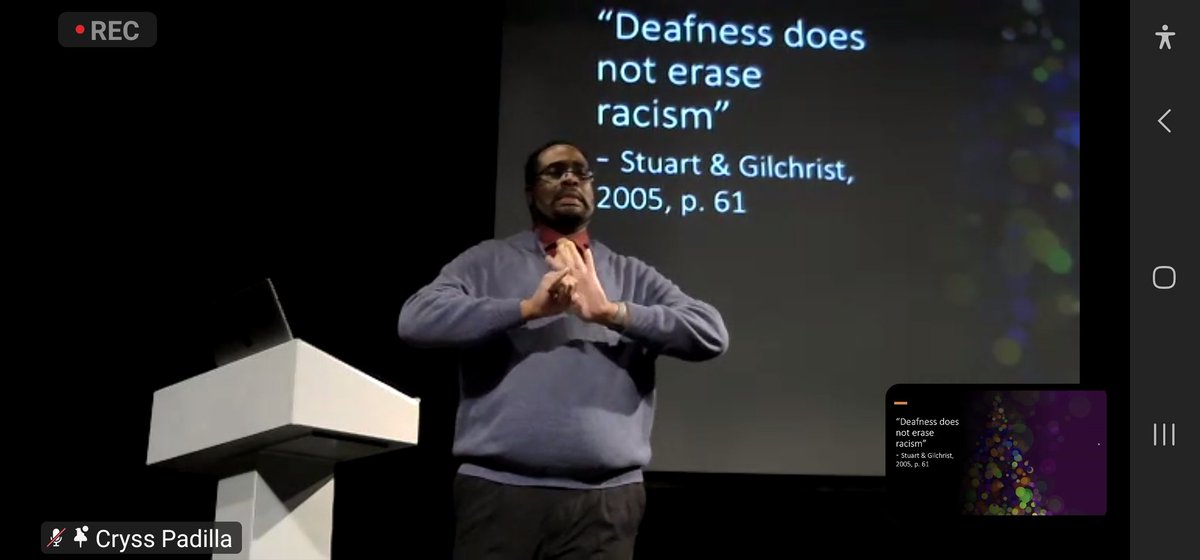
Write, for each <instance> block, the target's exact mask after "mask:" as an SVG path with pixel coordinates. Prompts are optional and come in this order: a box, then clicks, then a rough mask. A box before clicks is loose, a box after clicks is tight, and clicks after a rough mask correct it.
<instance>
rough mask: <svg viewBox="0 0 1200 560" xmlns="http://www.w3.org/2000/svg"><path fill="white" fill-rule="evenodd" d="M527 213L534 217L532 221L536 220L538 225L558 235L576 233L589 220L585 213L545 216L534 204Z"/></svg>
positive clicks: (552, 213)
mask: <svg viewBox="0 0 1200 560" xmlns="http://www.w3.org/2000/svg"><path fill="white" fill-rule="evenodd" d="M529 211H530V212H531V213H532V214H533V215H534V219H536V220H537V221H538V222H539V223H541V224H542V225H545V226H546V227H549V228H550V229H553V230H554V231H557V232H559V233H571V232H575V231H578V230H579V229H580V228H581V227H583V226H584V225H585V224H587V222H588V219H589V218H590V216H589V215H588V214H587V213H586V212H580V213H559V212H551V213H550V214H549V215H547V214H546V213H545V212H542V211H541V209H540V208H538V207H537V204H536V203H535V204H531V205H530V206H529Z"/></svg>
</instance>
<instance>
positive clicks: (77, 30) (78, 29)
mask: <svg viewBox="0 0 1200 560" xmlns="http://www.w3.org/2000/svg"><path fill="white" fill-rule="evenodd" d="M75 34H76V35H83V26H82V25H76V26H75Z"/></svg>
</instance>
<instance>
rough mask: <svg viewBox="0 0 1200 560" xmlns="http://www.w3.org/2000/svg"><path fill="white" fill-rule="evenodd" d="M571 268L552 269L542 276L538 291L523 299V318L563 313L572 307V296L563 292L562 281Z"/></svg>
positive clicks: (530, 318) (537, 317) (529, 318)
mask: <svg viewBox="0 0 1200 560" xmlns="http://www.w3.org/2000/svg"><path fill="white" fill-rule="evenodd" d="M570 273H571V269H569V268H563V269H561V270H551V271H550V272H547V273H546V274H545V275H543V276H542V281H541V283H539V284H538V287H537V291H535V292H534V293H533V295H532V296H530V297H529V299H525V300H521V318H522V319H524V320H526V321H529V320H532V319H540V318H542V317H549V316H551V315H557V314H559V313H563V312H565V311H567V310H569V309H570V308H571V298H570V296H569V295H568V294H565V293H564V292H563V288H562V287H561V286H562V281H563V280H564V278H566V277H567V276H568V275H569V274H570Z"/></svg>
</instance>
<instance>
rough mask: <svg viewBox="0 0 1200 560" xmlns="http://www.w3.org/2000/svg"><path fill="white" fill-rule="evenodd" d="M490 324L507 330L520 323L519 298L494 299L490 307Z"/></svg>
mask: <svg viewBox="0 0 1200 560" xmlns="http://www.w3.org/2000/svg"><path fill="white" fill-rule="evenodd" d="M490 322H491V324H492V325H494V326H495V327H496V328H497V329H498V330H508V329H511V328H513V327H517V326H520V324H521V300H519V299H501V300H496V301H495V302H494V305H493V306H492V309H491V321H490Z"/></svg>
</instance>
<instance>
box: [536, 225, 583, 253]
mask: <svg viewBox="0 0 1200 560" xmlns="http://www.w3.org/2000/svg"><path fill="white" fill-rule="evenodd" d="M533 229H534V232H536V233H537V238H538V243H539V244H540V245H541V246H542V249H545V251H546V254H547V255H550V256H554V254H555V253H556V252H557V245H555V244H556V243H558V240H559V239H562V238H563V237H566V238H568V239H570V240H571V241H574V242H575V246H576V247H578V248H579V252H580V253H582V252H583V251H584V250H585V249H588V248H590V247H591V242H592V240H591V238H590V237H589V236H588V232H587V230H586V229H585V230H583V231H578V232H575V233H572V234H571V235H563V234H561V233H559V232H557V231H554V230H553V229H551V228H548V227H546V226H535V227H534V228H533Z"/></svg>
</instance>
